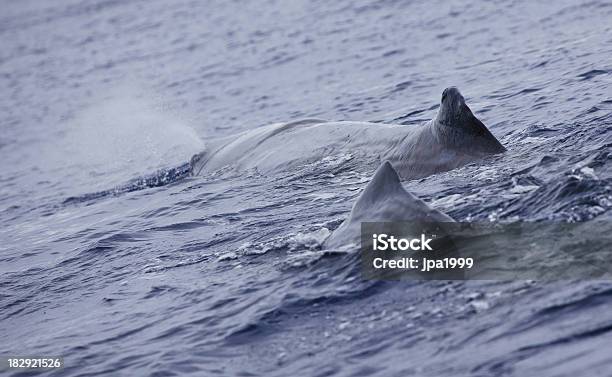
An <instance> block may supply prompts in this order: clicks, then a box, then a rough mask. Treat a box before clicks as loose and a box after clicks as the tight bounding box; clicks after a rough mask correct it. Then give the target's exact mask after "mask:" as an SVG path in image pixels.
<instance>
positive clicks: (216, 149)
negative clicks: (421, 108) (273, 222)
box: [191, 88, 506, 180]
mask: <svg viewBox="0 0 612 377" xmlns="http://www.w3.org/2000/svg"><path fill="white" fill-rule="evenodd" d="M505 150H506V149H505V148H504V147H503V146H502V145H501V143H500V142H499V141H498V140H497V139H496V138H495V137H494V136H493V135H492V134H491V132H489V130H488V129H487V127H486V126H485V125H484V124H483V123H482V122H481V121H480V120H479V119H478V118H476V116H474V114H473V113H472V111H471V110H470V108H469V107H468V106H467V105H466V104H465V99H464V98H463V96H462V95H461V93H460V92H459V90H457V89H456V88H447V89H445V90H444V92H443V94H442V100H441V102H440V108H439V109H438V113H437V115H436V117H435V118H434V119H432V120H431V121H429V122H427V123H426V124H424V125H421V126H403V125H394V124H383V123H371V122H346V121H345V122H326V121H322V120H318V119H307V120H303V121H296V122H290V123H284V124H272V125H268V126H264V127H259V128H256V129H253V130H250V131H247V132H244V133H241V134H238V135H235V136H230V137H227V138H224V139H219V140H215V141H212V142H211V143H210V147H208V148H207V150H205V151H204V152H202V153H200V154H197V155H195V156H194V157H193V158H192V160H191V168H192V173H193V174H200V173H202V172H212V171H215V170H218V169H221V168H224V167H227V166H230V167H232V168H234V169H236V170H248V169H255V170H257V171H258V172H259V173H262V174H268V173H276V172H279V171H288V170H292V169H295V168H298V167H299V166H302V165H305V164H310V163H313V162H316V161H319V160H321V159H323V158H328V157H331V158H333V157H334V156H350V157H352V158H353V159H354V160H355V161H359V164H358V165H359V167H358V168H361V169H363V170H364V171H368V172H369V171H372V170H374V169H375V168H376V167H377V166H379V165H380V163H381V162H382V161H385V160H388V161H390V162H391V163H393V166H395V168H396V169H397V172H398V173H399V175H400V177H401V178H402V179H403V180H409V179H416V178H422V177H426V176H428V175H431V174H435V173H438V172H442V171H447V170H451V169H455V168H457V167H460V166H463V165H465V164H467V163H469V162H472V161H474V160H477V159H480V158H482V157H484V156H487V155H491V154H496V153H502V152H504V151H505Z"/></svg>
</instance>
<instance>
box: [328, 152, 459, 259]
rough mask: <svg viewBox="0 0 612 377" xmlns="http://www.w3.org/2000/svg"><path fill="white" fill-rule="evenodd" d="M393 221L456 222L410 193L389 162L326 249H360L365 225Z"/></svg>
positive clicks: (368, 187) (334, 233) (379, 172)
mask: <svg viewBox="0 0 612 377" xmlns="http://www.w3.org/2000/svg"><path fill="white" fill-rule="evenodd" d="M393 221H398V222H399V221H424V222H452V221H453V219H451V218H450V217H448V216H447V215H446V214H444V213H442V212H440V211H438V210H436V209H434V208H431V207H429V206H428V205H427V204H426V203H425V202H423V201H422V200H421V199H419V198H418V197H416V196H414V195H412V194H411V193H409V192H408V191H406V189H404V187H403V186H402V184H401V182H400V178H399V176H398V174H397V172H396V171H395V169H394V168H393V166H391V163H390V162H389V161H385V162H384V163H383V164H382V165H381V166H380V167H379V168H378V169H377V170H376V173H374V177H372V180H371V181H370V182H369V183H368V184H367V186H366V187H365V189H364V190H363V191H362V193H361V195H359V198H358V199H357V201H356V202H355V205H354V206H353V209H352V210H351V214H350V215H349V217H348V218H347V219H346V220H345V221H344V222H343V223H342V224H341V225H340V227H339V228H338V229H336V230H335V231H334V232H333V233H332V234H331V235H330V236H329V238H328V239H327V240H325V243H324V245H323V246H324V247H326V248H334V247H341V246H343V245H349V244H355V245H357V244H358V242H359V237H360V229H361V223H362V222H393Z"/></svg>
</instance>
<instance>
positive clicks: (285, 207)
mask: <svg viewBox="0 0 612 377" xmlns="http://www.w3.org/2000/svg"><path fill="white" fill-rule="evenodd" d="M611 21H612V4H610V3H609V2H605V1H592V2H578V1H575V2H572V1H558V2H554V3H553V2H547V3H540V2H528V1H490V2H479V1H467V2H464V1H461V2H459V1H454V2H446V1H433V2H432V1H423V2H415V1H409V2H408V1H369V2H359V3H356V2H353V1H335V2H323V1H318V2H317V1H315V2H306V1H304V2H302V1H291V2H282V1H265V2H243V1H207V2H196V1H191V2H189V1H172V2H167V1H133V2H124V1H87V2H85V1H70V0H65V1H54V2H40V1H19V2H16V1H15V2H4V3H3V4H2V12H1V14H0V46H1V48H0V125H1V127H2V128H1V130H2V132H1V133H0V161H1V163H2V165H1V169H0V182H1V184H0V224H2V226H1V227H0V241H1V242H0V273H1V275H0V339H2V341H1V342H0V355H59V356H64V358H65V363H66V368H65V369H63V370H61V371H56V372H54V373H51V375H58V376H59V375H74V376H76V375H79V376H85V375H87V376H89V375H99V374H104V373H106V374H109V375H125V376H135V375H159V376H166V375H223V376H226V375H243V376H247V375H264V376H270V375H278V376H287V375H305V376H324V375H351V376H353V375H384V376H395V375H398V376H406V375H415V376H576V375H584V376H586V375H588V376H610V375H612V356H611V355H612V353H611V352H610V346H611V345H612V331H611V330H612V315H611V314H610V308H611V307H612V283H609V282H602V281H572V282H565V281H559V282H548V283H543V282H537V281H515V282H396V283H393V282H375V281H364V280H362V279H361V275H360V270H359V257H358V255H354V254H331V253H326V252H323V251H321V250H320V244H321V242H322V240H323V239H325V237H326V236H327V235H328V234H329V232H330V231H332V230H333V229H335V228H336V227H337V226H338V225H339V223H340V222H341V221H342V220H343V219H344V218H345V217H346V216H347V214H348V212H349V210H350V208H351V205H352V203H353V202H354V199H355V198H356V196H357V195H358V193H359V190H360V189H362V188H363V186H364V184H365V183H366V182H367V181H368V180H369V178H370V175H369V174H365V175H364V174H363V173H359V174H358V173H356V171H358V170H359V169H355V167H356V165H357V164H358V163H359V162H358V161H354V160H353V159H352V158H351V156H330V158H328V159H326V160H323V161H320V162H319V163H317V164H314V165H309V166H305V167H303V168H302V169H300V170H297V171H294V172H291V173H289V174H287V173H285V174H278V175H276V176H272V177H270V176H261V175H258V174H255V173H253V174H251V173H247V174H235V173H233V172H232V171H230V170H225V171H220V172H216V173H215V174H210V175H206V176H202V177H191V176H189V174H188V171H187V170H188V166H187V165H186V163H187V162H188V161H189V158H190V157H191V156H192V155H193V154H194V153H197V152H199V151H201V150H203V149H204V148H205V147H206V144H207V140H210V139H211V138H213V137H218V136H226V135H231V134H233V133H236V132H239V131H243V130H247V129H251V128H254V127H257V126H260V125H263V124H268V123H272V122H278V121H289V120H294V119H299V118H303V117H317V118H324V119H330V120H368V121H385V122H397V123H405V124H408V125H409V124H416V123H420V122H422V121H424V120H428V119H430V118H431V117H432V116H433V115H434V114H435V111H436V104H437V103H438V102H439V99H440V95H441V92H442V89H443V88H445V87H447V86H451V85H456V86H457V87H459V88H460V89H461V91H462V93H463V94H464V95H465V96H466V99H467V102H468V104H469V105H470V107H471V108H472V110H473V111H474V112H475V114H476V115H477V116H478V117H479V118H480V119H481V120H482V121H483V122H484V123H485V124H486V125H487V126H488V127H489V129H490V130H491V131H492V132H493V134H495V135H496V136H497V137H498V139H499V140H500V141H501V142H502V143H503V144H504V145H506V147H507V148H508V149H509V152H508V153H506V154H504V155H500V156H495V157H492V158H489V159H487V160H485V161H482V162H479V163H475V164H471V165H469V166H466V167H464V168H461V169H458V170H455V171H451V172H447V173H444V174H439V175H436V176H432V177H429V178H426V179H422V180H419V181H413V182H407V183H406V184H405V186H406V188H407V189H409V190H411V191H412V192H415V193H416V194H418V195H420V196H421V197H423V198H424V199H425V200H426V201H427V202H428V203H431V204H432V205H433V206H435V207H436V208H438V209H440V210H443V211H445V212H447V213H448V214H449V215H451V216H452V217H454V218H455V219H457V220H462V221H469V220H485V221H488V220H491V221H496V220H504V221H514V220H546V221H567V222H588V221H591V220H592V219H594V218H598V219H604V220H605V219H610V217H611V213H612V212H611V211H610V208H611V207H612V188H611V187H612V168H611V167H612V163H611V159H612V157H611V148H610V147H611V146H612V90H611V89H610V88H611V84H612V63H611V62H612V59H611V57H612V26H611V25H612V22H611Z"/></svg>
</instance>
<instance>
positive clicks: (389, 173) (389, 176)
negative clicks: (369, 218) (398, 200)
mask: <svg viewBox="0 0 612 377" xmlns="http://www.w3.org/2000/svg"><path fill="white" fill-rule="evenodd" d="M403 189H404V188H403V187H402V184H401V182H400V178H399V175H398V174H397V172H396V171H395V169H394V168H393V166H392V165H391V163H390V162H389V161H385V162H383V163H382V165H380V166H379V167H378V169H376V172H375V173H374V177H372V180H371V181H370V182H369V183H368V184H367V186H366V187H365V189H364V190H363V192H362V193H361V195H360V196H359V200H358V203H359V202H360V201H362V200H363V201H368V202H371V201H375V200H376V198H378V197H384V196H386V195H388V194H389V193H391V192H394V191H397V190H403Z"/></svg>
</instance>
